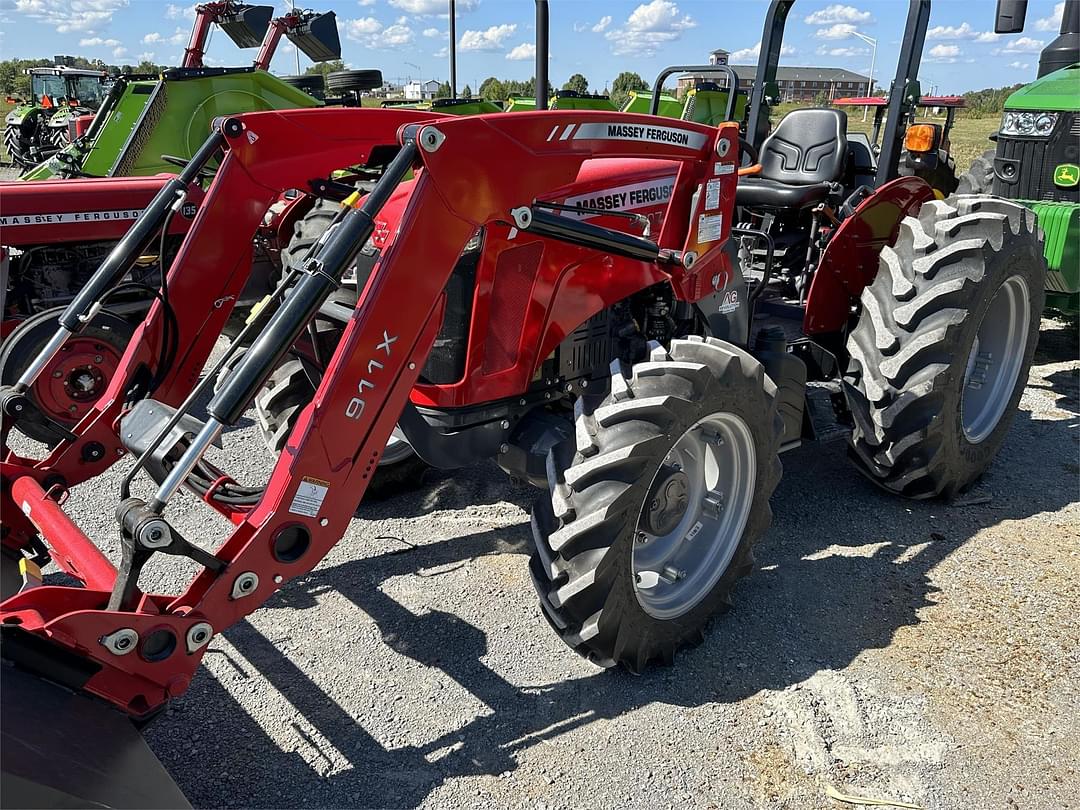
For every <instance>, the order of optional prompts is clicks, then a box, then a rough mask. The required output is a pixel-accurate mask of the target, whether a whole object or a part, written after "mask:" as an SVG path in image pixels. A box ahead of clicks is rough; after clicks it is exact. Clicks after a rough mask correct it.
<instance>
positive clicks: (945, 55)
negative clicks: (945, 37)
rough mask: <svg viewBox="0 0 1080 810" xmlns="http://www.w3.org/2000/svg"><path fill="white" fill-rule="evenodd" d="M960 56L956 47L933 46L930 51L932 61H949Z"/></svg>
mask: <svg viewBox="0 0 1080 810" xmlns="http://www.w3.org/2000/svg"><path fill="white" fill-rule="evenodd" d="M959 55H960V48H958V47H957V46H956V45H935V46H934V47H933V48H931V49H930V56H931V58H933V59H950V58H952V57H955V56H959Z"/></svg>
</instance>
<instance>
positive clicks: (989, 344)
mask: <svg viewBox="0 0 1080 810" xmlns="http://www.w3.org/2000/svg"><path fill="white" fill-rule="evenodd" d="M1030 329H1031V306H1030V293H1029V291H1028V285H1027V282H1026V281H1025V280H1024V279H1023V278H1022V277H1021V276H1013V277H1011V278H1009V279H1007V280H1006V281H1005V283H1004V284H1002V285H1001V286H1000V287H999V288H998V291H997V292H996V293H995V294H994V297H993V299H992V300H991V301H990V307H989V308H988V309H987V310H986V313H985V314H984V315H983V319H982V322H981V323H980V324H979V330H978V332H977V333H976V334H975V342H974V343H972V345H971V352H970V354H969V355H968V361H967V369H966V371H965V372H964V391H963V395H962V397H961V401H960V419H961V423H962V424H963V429H964V436H965V437H966V438H967V440H968V441H969V442H971V443H972V444H978V443H979V442H981V441H983V440H984V439H985V438H986V437H987V436H989V435H990V434H991V433H993V432H994V428H996V427H997V425H998V422H1000V421H1001V417H1002V416H1003V415H1004V414H1005V408H1006V407H1007V406H1008V404H1009V400H1010V399H1012V393H1013V389H1014V388H1015V387H1016V378H1017V376H1018V375H1019V374H1020V367H1021V366H1022V365H1023V362H1024V354H1025V353H1026V351H1027V340H1028V333H1029V330H1030Z"/></svg>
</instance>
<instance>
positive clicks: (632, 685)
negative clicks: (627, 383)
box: [69, 321, 1080, 810]
mask: <svg viewBox="0 0 1080 810" xmlns="http://www.w3.org/2000/svg"><path fill="white" fill-rule="evenodd" d="M1078 371H1080V362H1078V361H1077V332H1076V329H1075V327H1067V326H1065V325H1064V324H1061V323H1057V322H1054V321H1044V322H1043V332H1042V341H1041V344H1040V349H1039V353H1038V355H1037V357H1036V361H1035V365H1034V367H1033V370H1032V374H1031V378H1030V381H1029V385H1028V388H1027V390H1026V393H1025V395H1024V398H1023V400H1022V403H1021V412H1020V413H1019V414H1018V415H1017V418H1016V421H1015V423H1014V426H1013V429H1012V432H1011V434H1010V436H1009V438H1008V440H1007V442H1006V444H1005V447H1004V449H1003V451H1002V454H1001V456H1000V457H999V459H998V461H997V463H996V464H994V466H993V467H992V469H991V470H990V472H989V473H988V475H987V476H986V477H985V478H984V480H983V481H982V482H981V483H980V484H979V485H978V486H977V487H976V488H975V489H974V490H973V491H972V492H971V493H969V495H967V496H966V497H965V498H964V499H962V500H961V501H959V502H956V503H952V504H947V503H942V502H931V503H926V502H905V501H901V500H897V499H894V498H892V497H889V496H886V495H884V494H882V493H880V492H878V491H877V490H876V489H874V488H872V487H871V486H870V485H869V484H868V483H867V482H866V481H864V480H863V479H862V478H861V477H860V476H859V475H857V474H856V473H855V472H854V471H853V469H852V468H851V467H850V466H849V465H848V463H847V462H846V460H845V454H844V447H843V444H842V443H839V444H837V443H834V444H831V445H826V446H824V447H817V446H810V447H805V448H802V449H799V450H796V451H793V452H791V453H789V454H787V455H785V457H784V467H785V475H784V479H783V481H782V482H781V484H780V487H779V488H778V489H777V491H776V494H775V496H774V499H773V507H774V511H775V513H776V520H775V523H774V525H773V528H772V530H771V531H770V532H769V534H768V535H767V536H766V538H765V539H764V540H763V541H762V543H761V544H760V546H759V548H758V555H757V556H758V560H759V565H760V569H759V570H758V571H757V572H756V573H755V574H754V575H753V576H752V577H750V578H749V579H748V580H746V581H745V582H744V583H743V584H742V585H740V587H739V589H738V592H737V594H736V605H735V609H734V610H733V611H732V612H731V613H730V614H729V615H727V616H725V617H723V618H721V619H720V620H718V621H717V622H716V624H715V626H714V627H713V629H712V632H711V633H710V634H709V635H708V637H707V639H706V641H705V643H704V644H702V645H701V646H699V647H698V648H696V649H694V650H690V651H687V652H685V653H684V654H682V655H681V656H680V657H679V659H678V661H677V662H676V665H675V666H674V667H671V668H655V669H652V670H650V671H649V672H647V673H646V674H645V675H643V676H641V677H633V676H631V675H628V674H625V673H623V672H619V671H601V670H598V669H596V668H594V667H593V666H591V665H590V664H588V663H587V662H585V661H584V660H582V659H580V658H578V657H577V656H576V655H575V654H573V653H572V652H571V651H570V650H569V649H567V648H566V647H564V646H563V645H562V643H561V642H560V641H558V639H557V638H556V637H555V635H554V634H553V633H552V632H551V631H550V629H549V628H548V626H547V624H546V623H545V621H544V620H543V619H542V618H541V616H540V613H539V610H538V607H537V605H536V601H535V596H534V594H533V591H532V587H531V585H530V584H529V581H528V574H527V571H526V561H527V554H528V545H529V542H530V539H529V528H528V511H527V510H528V505H529V502H530V500H531V499H532V497H533V495H534V493H533V492H532V491H530V490H527V489H524V488H516V487H514V486H511V485H510V484H509V483H508V482H507V480H506V479H505V477H504V476H503V475H502V474H501V473H500V472H499V471H498V470H497V469H496V468H494V467H482V468H479V469H475V470H469V471H468V472H467V473H464V474H461V475H458V476H456V477H454V476H449V475H443V474H439V475H431V476H429V477H428V478H427V479H426V480H425V481H424V482H423V483H422V485H421V486H420V487H419V488H418V489H417V490H415V491H412V492H409V493H406V494H403V495H400V496H398V497H397V498H394V499H391V500H387V501H382V502H378V503H375V504H369V505H366V506H365V507H364V514H365V517H364V518H363V519H357V520H354V521H353V523H352V524H351V526H350V528H349V531H348V533H347V534H346V536H345V537H344V538H343V539H342V540H341V542H340V543H339V544H338V545H337V546H336V547H335V548H334V549H333V551H332V552H331V553H330V555H329V556H328V557H327V558H326V559H325V560H324V561H323V562H322V563H321V564H320V565H319V566H318V568H317V569H316V570H315V571H313V572H312V573H311V574H310V575H308V576H307V577H304V578H302V579H300V580H296V581H294V582H291V583H289V584H288V585H287V586H286V588H285V589H284V590H283V591H282V592H281V593H279V594H278V595H277V596H276V597H275V598H274V599H272V600H271V601H270V603H269V604H268V605H266V606H265V607H264V608H263V609H262V610H260V611H258V612H257V613H256V614H254V615H253V616H252V617H251V618H250V619H249V620H248V621H246V622H242V623H241V624H239V625H237V626H236V627H234V628H232V629H231V630H229V631H227V632H226V633H225V634H224V636H223V637H221V636H219V637H217V638H215V640H214V641H213V642H212V644H211V647H210V650H209V652H208V655H207V656H206V659H205V664H206V666H205V667H204V668H203V669H202V670H201V671H200V673H199V674H198V676H197V677H196V678H195V680H194V682H193V683H192V686H191V689H190V690H189V691H188V693H187V694H186V695H185V696H184V697H183V698H181V699H179V700H177V701H175V702H174V704H173V706H172V707H171V708H170V709H169V710H168V711H167V712H166V714H165V715H164V716H162V717H161V718H159V719H158V720H157V721H156V722H155V723H154V724H153V725H152V726H150V728H149V729H148V730H147V732H146V736H147V738H148V740H149V742H150V744H151V746H152V748H153V749H154V751H155V752H156V753H157V754H158V756H159V757H160V758H161V760H162V761H163V762H164V763H165V765H166V767H167V768H168V769H169V771H170V772H171V773H172V775H173V776H174V778H175V779H176V781H177V782H178V783H179V785H180V787H181V788H182V789H183V790H184V792H185V793H186V794H187V796H188V797H189V798H190V800H191V801H192V803H193V804H194V805H195V806H197V807H210V806H223V807H298V806H332V807H346V806H365V807H367V806H375V807H395V808H398V807H401V808H405V807H418V806H419V807H459V806H472V805H480V804H483V805H485V806H488V807H520V806H530V807H544V808H556V807H613V806H652V807H675V806H678V807H723V808H730V809H732V810H734V809H736V808H798V810H806V808H819V807H820V808H840V807H842V806H844V805H841V804H838V803H836V802H835V801H834V800H832V799H829V798H827V797H826V793H825V791H826V788H827V787H832V788H835V789H837V790H839V791H841V792H843V793H848V794H855V795H859V796H864V797H865V796H870V797H882V798H889V799H892V800H894V801H904V802H912V803H914V804H916V805H918V806H921V807H924V808H976V807H980V808H981V807H994V808H998V807H1011V808H1048V809H1049V808H1055V810H1056V809H1057V808H1062V807H1069V806H1073V803H1074V802H1076V797H1077V796H1078V795H1080V774H1078V773H1077V769H1078V767H1080V766H1078V763H1080V721H1078V719H1077V707H1078V706H1080V630H1078V625H1077V622H1076V616H1077V614H1078V613H1080V543H1078V539H1080V529H1078V526H1080V519H1078V518H1080V507H1078V505H1077V501H1078V497H1077V495H1078V486H1077V482H1078V475H1080V467H1078V465H1077V460H1078V432H1077V428H1078V423H1080V401H1078ZM256 447H257V448H258V450H253V448H256ZM217 460H218V461H219V462H220V463H222V464H223V466H225V467H226V468H227V469H229V471H230V472H233V473H234V474H236V475H237V477H238V478H240V479H242V480H246V481H249V482H255V481H258V480H259V479H260V478H262V477H264V476H265V475H266V474H267V472H268V469H269V466H268V465H269V463H270V461H271V458H270V457H269V455H267V454H265V452H264V451H263V450H262V449H261V444H259V443H258V442H257V440H256V438H255V437H254V428H253V426H252V424H251V423H250V422H248V423H246V424H245V425H243V426H241V427H240V428H239V429H238V430H237V431H235V432H234V433H232V434H230V435H229V436H227V437H226V441H225V451H224V452H219V453H218V457H217ZM123 469H125V466H124V465H118V466H117V468H115V469H114V470H112V471H111V472H110V474H108V475H106V476H102V477H101V478H99V479H96V480H94V481H91V482H87V483H86V484H84V485H82V486H81V487H78V488H77V489H76V491H75V492H74V493H73V497H72V501H71V506H70V507H69V513H70V514H72V515H73V517H74V518H75V519H76V520H77V521H78V522H79V523H80V524H81V525H82V526H83V528H84V529H86V530H87V531H88V532H90V533H91V536H94V537H96V538H97V539H98V540H99V541H100V542H101V543H102V545H103V547H106V548H107V549H108V550H109V552H110V554H112V555H113V556H114V557H115V555H116V554H117V548H116V545H115V528H114V524H113V521H112V517H111V512H112V506H111V505H112V504H113V503H114V502H115V499H116V492H117V485H118V482H119V478H120V475H121V474H122V472H123ZM103 504H108V506H107V507H105V508H103ZM171 514H173V517H174V520H175V523H176V525H177V526H178V528H180V529H181V531H183V532H184V533H185V534H186V536H188V537H189V538H194V537H204V538H205V537H207V536H208V533H209V534H213V533H214V531H216V532H217V535H216V536H223V535H224V532H225V530H226V527H225V526H224V525H223V522H218V523H216V524H214V523H208V521H207V518H206V517H205V516H206V515H207V514H208V512H207V510H206V509H205V508H203V507H200V506H199V505H198V504H196V503H195V501H194V500H193V499H188V501H187V502H186V503H184V504H178V505H177V506H176V507H175V512H173V513H171ZM211 520H214V518H211ZM215 527H216V529H215ZM211 542H212V541H211ZM184 565H186V563H184V562H183V561H177V560H175V559H173V558H163V559H162V558H158V559H155V562H154V565H153V569H152V570H150V571H148V572H147V573H146V574H144V580H143V584H144V586H149V585H153V586H154V587H157V588H161V589H165V588H168V589H175V588H176V587H177V586H178V584H179V583H180V582H181V579H180V577H181V576H183V575H184V574H185V572H186V571H187V570H189V569H185V568H184ZM148 579H151V580H156V581H154V582H148V581H147V580H148Z"/></svg>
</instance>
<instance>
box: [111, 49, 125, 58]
mask: <svg viewBox="0 0 1080 810" xmlns="http://www.w3.org/2000/svg"><path fill="white" fill-rule="evenodd" d="M112 55H113V59H123V58H124V57H125V56H127V55H128V49H127V48H113V52H112Z"/></svg>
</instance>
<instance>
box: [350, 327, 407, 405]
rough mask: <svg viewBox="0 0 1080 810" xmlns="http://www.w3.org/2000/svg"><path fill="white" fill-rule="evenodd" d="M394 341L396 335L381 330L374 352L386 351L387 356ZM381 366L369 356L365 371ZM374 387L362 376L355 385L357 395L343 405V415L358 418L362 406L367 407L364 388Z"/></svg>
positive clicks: (374, 369)
mask: <svg viewBox="0 0 1080 810" xmlns="http://www.w3.org/2000/svg"><path fill="white" fill-rule="evenodd" d="M396 341H397V335H391V334H390V333H389V332H387V331H386V330H385V329H384V330H383V339H382V340H381V341H380V342H379V344H378V345H377V346H376V347H375V349H376V352H379V351H383V352H386V356H387V357H389V356H390V347H391V346H392V345H393V344H394V343H395V342H396ZM381 368H385V366H383V364H382V363H380V362H379V361H378V360H376V359H375V358H371V359H370V360H368V362H367V373H368V374H369V375H370V374H373V373H374V372H376V371H378V370H379V369H381ZM375 387H376V386H375V383H373V382H372V381H371V380H369V379H368V378H367V377H364V378H363V379H362V380H360V382H359V383H357V385H356V392H357V393H358V394H359V396H355V397H353V398H352V399H350V400H349V404H348V405H346V406H345V415H346V416H347V417H349V418H350V419H359V418H360V415H361V414H362V413H363V412H364V408H365V407H367V403H366V402H365V401H364V390H365V389H368V388H371V389H374V388H375Z"/></svg>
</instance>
